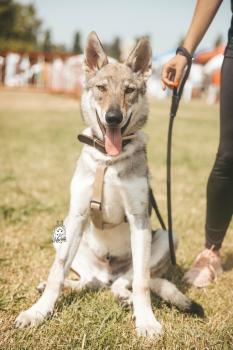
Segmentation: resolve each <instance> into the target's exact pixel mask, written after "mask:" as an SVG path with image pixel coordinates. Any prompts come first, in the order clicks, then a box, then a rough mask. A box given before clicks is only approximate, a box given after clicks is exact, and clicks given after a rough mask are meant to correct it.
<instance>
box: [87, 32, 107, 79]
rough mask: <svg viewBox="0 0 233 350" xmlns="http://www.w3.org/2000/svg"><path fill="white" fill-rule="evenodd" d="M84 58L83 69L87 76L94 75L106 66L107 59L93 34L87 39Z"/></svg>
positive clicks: (95, 35)
mask: <svg viewBox="0 0 233 350" xmlns="http://www.w3.org/2000/svg"><path fill="white" fill-rule="evenodd" d="M84 56H85V58H84V69H85V72H86V73H87V74H91V73H95V72H96V71H97V70H99V69H101V68H102V67H103V66H104V65H106V64H108V57H107V55H106V53H105V52H104V49H103V46H102V44H101V42H100V40H99V38H98V36H97V34H96V33H95V32H91V33H90V34H89V35H88V37H87V44H86V47H85V52H84Z"/></svg>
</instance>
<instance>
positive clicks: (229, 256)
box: [223, 252, 233, 271]
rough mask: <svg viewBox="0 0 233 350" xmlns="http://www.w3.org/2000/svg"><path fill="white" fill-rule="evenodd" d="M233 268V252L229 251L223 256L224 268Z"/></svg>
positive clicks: (227, 269) (226, 269)
mask: <svg viewBox="0 0 233 350" xmlns="http://www.w3.org/2000/svg"><path fill="white" fill-rule="evenodd" d="M232 269H233V252H227V253H225V254H224V257H223V270H224V271H230V270H232Z"/></svg>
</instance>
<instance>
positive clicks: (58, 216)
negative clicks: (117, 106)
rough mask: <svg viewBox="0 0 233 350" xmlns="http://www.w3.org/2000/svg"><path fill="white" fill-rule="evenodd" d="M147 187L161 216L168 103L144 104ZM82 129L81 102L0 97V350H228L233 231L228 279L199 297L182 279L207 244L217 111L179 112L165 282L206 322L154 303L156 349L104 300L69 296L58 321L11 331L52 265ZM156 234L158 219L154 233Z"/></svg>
mask: <svg viewBox="0 0 233 350" xmlns="http://www.w3.org/2000/svg"><path fill="white" fill-rule="evenodd" d="M150 104H151V113H150V117H149V121H148V124H147V126H146V128H145V130H146V131H147V132H148V134H149V143H148V158H149V163H150V169H151V177H152V178H151V182H152V187H153V188H154V190H155V194H156V197H157V200H158V203H159V205H160V207H161V210H162V212H163V214H165V213H166V210H165V208H166V179H165V174H166V168H165V149H166V132H167V124H168V112H169V104H170V102H169V101H165V102H159V101H150ZM82 129H83V124H82V122H81V118H80V112H79V104H78V101H76V100H72V99H70V98H66V97H62V96H51V95H46V94H41V93H37V94H35V93H29V92H13V91H4V90H3V91H1V92H0V149H1V152H0V169H1V172H0V198H1V202H0V231H1V243H0V246H1V249H0V255H1V256H0V271H1V275H0V282H1V284H0V328H1V333H0V349H4V350H8V349H15V350H16V349H17V350H18V349H33V350H34V349H46V350H49V349H91V350H96V349H99V350H103V349H105V350H107V349H108V350H112V349H122V350H126V349H155V348H156V349H166V350H169V349H171V350H175V349H182V350H183V349H189V350H191V349H198V350H201V349H214V350H215V349H224V350H227V349H233V307H232V297H233V294H232V286H233V238H232V234H233V232H232V231H233V229H232V226H231V228H230V229H229V232H228V234H227V237H226V239H225V242H224V246H223V249H222V256H223V262H224V268H225V273H224V274H223V275H222V277H221V278H219V279H218V281H217V282H216V284H214V285H212V286H210V287H209V288H206V289H204V290H197V289H195V288H188V287H187V286H186V285H184V283H183V282H182V280H181V278H182V275H183V273H184V271H186V270H187V268H188V267H189V266H190V264H191V262H192V260H193V258H194V257H195V255H196V254H197V252H198V251H199V250H200V249H201V248H202V245H203V241H204V219H205V206H206V201H205V192H206V182H207V179H208V175H209V171H210V168H211V165H212V163H213V161H214V157H215V153H216V148H217V143H218V106H207V105H206V104H204V103H202V102H192V103H190V104H184V103H182V105H181V106H180V110H179V113H178V117H177V119H176V120H175V128H174V146H173V158H174V161H173V164H174V165H173V171H172V172H173V210H174V228H175V231H176V232H177V233H178V234H179V237H180V245H179V249H178V252H177V261H178V266H177V267H175V268H172V269H171V271H170V272H169V274H168V277H169V278H170V279H171V280H172V281H174V282H175V283H176V284H177V285H178V286H179V287H180V288H181V289H182V290H183V291H184V292H185V293H186V294H187V295H189V296H190V297H191V298H193V299H195V300H196V301H197V302H199V303H201V304H202V305H203V307H204V308H205V312H206V318H205V319H199V318H196V317H192V316H190V315H184V314H182V313H180V312H179V311H177V310H176V309H175V308H170V307H169V306H167V305H165V304H164V303H163V302H162V301H161V300H159V298H157V297H156V296H153V298H152V300H153V310H154V312H155V314H156V317H157V318H158V320H159V321H160V322H161V323H162V324H163V326H164V330H165V333H164V336H163V337H162V338H161V339H159V340H157V342H148V341H145V340H143V339H137V338H136V336H135V331H134V325H133V321H132V310H131V309H129V310H127V309H122V307H121V306H119V305H118V304H117V303H116V302H115V300H114V299H113V297H112V295H111V293H110V291H108V290H100V291H97V292H91V291H84V292H82V293H80V294H77V293H74V292H70V291H69V290H66V291H65V292H64V293H63V294H62V296H61V297H60V299H59V301H58V303H57V305H56V309H55V313H54V315H53V317H52V318H50V319H48V320H47V321H46V322H45V323H44V324H43V325H41V326H40V327H39V328H37V329H25V330H21V329H14V327H13V323H14V320H15V318H16V316H17V314H18V313H19V312H20V311H21V310H23V309H25V308H27V307H29V306H30V305H31V304H32V303H33V302H34V301H35V300H36V299H37V298H38V292H37V291H36V289H35V287H36V285H37V284H38V283H39V282H40V281H42V280H44V279H45V278H46V276H47V274H48V270H49V267H50V265H51V263H52V261H53V258H54V251H53V247H52V242H51V241H52V231H53V228H54V226H56V223H57V221H59V220H62V219H63V218H64V217H65V215H66V213H67V209H68V202H69V183H70V179H71V176H72V173H73V170H74V167H75V162H76V159H77V158H78V156H79V153H80V149H81V145H80V144H79V143H78V141H77V139H76V135H77V133H78V132H80V131H81V130H82ZM156 225H158V223H157V221H156V220H155V219H154V226H155V227H156Z"/></svg>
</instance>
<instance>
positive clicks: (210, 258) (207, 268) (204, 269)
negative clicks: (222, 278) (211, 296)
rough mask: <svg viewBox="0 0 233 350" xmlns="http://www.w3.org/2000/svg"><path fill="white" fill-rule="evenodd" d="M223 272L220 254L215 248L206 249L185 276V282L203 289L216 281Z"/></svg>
mask: <svg viewBox="0 0 233 350" xmlns="http://www.w3.org/2000/svg"><path fill="white" fill-rule="evenodd" d="M222 272H223V269H222V266H221V258H220V255H219V252H218V251H216V250H215V251H214V250H213V248H211V249H205V250H203V251H202V252H201V253H200V254H198V256H197V257H196V259H195V261H194V263H193V265H192V266H191V268H190V269H189V270H188V271H187V272H186V273H185V274H184V277H183V280H184V281H185V282H187V283H189V284H192V285H193V286H195V287H198V288H203V287H207V286H208V285H209V284H210V283H212V282H214V281H216V279H217V276H219V275H220V274H221V273H222Z"/></svg>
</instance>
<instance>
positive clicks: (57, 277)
mask: <svg viewBox="0 0 233 350" xmlns="http://www.w3.org/2000/svg"><path fill="white" fill-rule="evenodd" d="M87 182H88V179H86V180H85V179H84V178H83V177H82V176H74V178H73V181H72V186H71V205H70V211H69V214H68V217H67V218H66V220H65V228H66V241H65V242H62V243H61V247H60V249H58V251H57V253H56V257H55V260H54V263H53V265H52V267H51V270H50V273H49V276H48V280H47V284H46V288H45V290H44V292H43V294H42V296H41V297H40V299H39V300H38V301H37V302H36V303H35V304H33V305H32V306H31V307H30V308H29V309H27V310H26V311H23V312H21V313H20V314H19V316H18V317H17V319H16V322H15V325H16V327H20V328H22V327H26V326H37V325H38V324H40V323H41V322H43V320H44V319H45V318H46V317H47V316H48V315H50V314H51V313H52V312H53V310H54V305H55V303H56V301H57V299H58V297H59V295H60V291H61V288H62V286H63V283H64V279H65V275H66V273H67V272H68V270H69V268H70V265H71V263H72V261H73V258H74V256H75V254H76V253H77V250H78V246H79V243H80V240H81V237H82V233H83V230H84V228H85V224H86V222H87V218H88V210H89V209H88V208H89V202H90V197H91V190H90V186H88V183H87ZM80 183H81V184H82V187H81V186H80ZM86 185H87V186H86ZM81 199H82V200H81Z"/></svg>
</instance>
